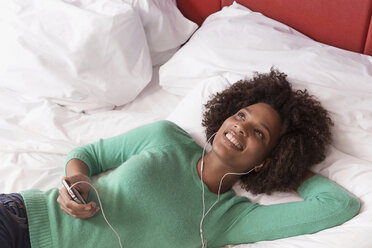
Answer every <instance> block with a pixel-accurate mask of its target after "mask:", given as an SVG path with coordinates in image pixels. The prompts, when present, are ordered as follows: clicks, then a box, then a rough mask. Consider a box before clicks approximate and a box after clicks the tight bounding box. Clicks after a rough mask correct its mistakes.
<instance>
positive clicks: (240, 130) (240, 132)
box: [234, 124, 247, 137]
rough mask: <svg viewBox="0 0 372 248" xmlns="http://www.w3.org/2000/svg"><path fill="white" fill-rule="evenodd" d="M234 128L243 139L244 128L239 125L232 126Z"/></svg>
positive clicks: (244, 134)
mask: <svg viewBox="0 0 372 248" xmlns="http://www.w3.org/2000/svg"><path fill="white" fill-rule="evenodd" d="M234 128H235V130H236V131H237V132H238V133H239V134H240V135H243V136H244V137H245V136H246V135H247V133H246V131H245V130H244V128H243V127H242V126H241V125H238V124H234Z"/></svg>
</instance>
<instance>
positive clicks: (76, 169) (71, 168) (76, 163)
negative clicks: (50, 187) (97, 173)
mask: <svg viewBox="0 0 372 248" xmlns="http://www.w3.org/2000/svg"><path fill="white" fill-rule="evenodd" d="M89 174H90V173H89V168H88V166H87V165H86V164H85V163H84V162H83V161H81V160H79V159H76V158H74V159H71V160H70V161H68V163H67V165H66V176H67V177H70V176H75V175H85V176H87V177H89Z"/></svg>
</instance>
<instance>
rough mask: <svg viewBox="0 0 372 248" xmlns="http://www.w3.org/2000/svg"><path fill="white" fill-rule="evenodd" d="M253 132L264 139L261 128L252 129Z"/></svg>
mask: <svg viewBox="0 0 372 248" xmlns="http://www.w3.org/2000/svg"><path fill="white" fill-rule="evenodd" d="M254 132H255V133H256V135H257V136H258V137H259V138H260V139H261V140H262V141H264V140H265V134H264V133H263V132H262V131H261V130H259V129H256V130H254Z"/></svg>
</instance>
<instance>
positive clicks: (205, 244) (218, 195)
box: [199, 133, 261, 248]
mask: <svg viewBox="0 0 372 248" xmlns="http://www.w3.org/2000/svg"><path fill="white" fill-rule="evenodd" d="M214 135H216V133H214V134H213V135H212V136H211V137H209V139H208V140H207V142H206V143H205V145H204V148H203V153H202V159H201V165H200V182H201V185H202V200H203V214H202V218H201V220H200V230H199V231H200V239H201V242H202V248H207V240H204V237H203V223H204V219H205V217H206V216H207V214H208V213H209V212H210V211H211V210H212V208H213V207H214V206H215V205H216V204H217V202H218V201H219V200H220V195H221V194H220V193H221V187H222V181H223V179H224V178H225V177H226V176H227V175H245V174H248V173H250V172H251V171H253V170H254V169H256V168H257V167H254V168H252V169H250V170H249V171H247V172H242V173H235V172H228V173H226V174H225V175H223V177H222V178H221V180H220V184H219V187H218V193H217V200H216V201H215V202H214V203H213V204H212V206H211V207H210V208H209V209H208V211H207V212H205V196H204V194H205V193H204V182H203V169H204V153H205V148H206V146H207V144H208V142H209V141H210V139H211V138H212V137H213V136H214ZM259 167H261V166H259Z"/></svg>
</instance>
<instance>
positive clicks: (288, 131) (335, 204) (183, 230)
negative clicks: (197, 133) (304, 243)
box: [0, 70, 359, 248]
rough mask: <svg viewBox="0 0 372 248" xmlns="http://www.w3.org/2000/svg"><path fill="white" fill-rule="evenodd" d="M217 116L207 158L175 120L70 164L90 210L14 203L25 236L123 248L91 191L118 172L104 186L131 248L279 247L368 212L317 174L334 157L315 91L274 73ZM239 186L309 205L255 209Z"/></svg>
mask: <svg viewBox="0 0 372 248" xmlns="http://www.w3.org/2000/svg"><path fill="white" fill-rule="evenodd" d="M205 107H206V111H205V114H204V119H203V125H204V126H205V127H206V133H207V138H208V140H209V141H210V142H211V143H212V150H211V151H210V152H208V153H207V154H206V155H205V156H204V151H203V149H202V148H201V147H199V146H198V145H197V144H196V143H195V142H194V141H193V140H192V138H191V137H190V136H189V135H188V134H187V133H186V132H185V131H183V130H182V129H181V128H179V127H178V126H176V125H175V124H173V123H171V122H168V121H160V122H156V123H153V124H150V125H146V126H143V127H139V128H137V129H134V130H132V131H130V132H127V133H125V134H123V135H120V136H117V137H113V138H110V139H107V140H100V141H98V142H97V143H94V144H89V145H86V146H83V147H79V148H76V149H74V150H73V151H71V152H70V154H69V155H68V157H67V162H66V177H65V179H66V180H68V181H69V182H70V183H72V184H73V183H78V184H76V186H75V188H76V189H77V190H78V191H79V192H80V193H81V194H82V196H83V197H84V198H85V199H86V200H87V202H88V203H87V204H77V203H76V202H74V201H73V200H72V199H71V197H70V196H69V194H68V193H67V190H66V189H65V188H61V189H60V190H59V191H58V190H57V189H51V190H50V191H47V192H41V191H37V190H29V191H24V192H21V195H22V196H20V195H18V194H17V195H13V197H15V196H16V197H18V198H17V199H18V200H17V202H18V204H19V205H20V206H21V207H22V206H23V200H24V204H25V206H26V209H27V219H28V225H27V223H26V227H25V226H22V227H23V229H22V228H21V226H20V225H19V226H18V228H19V230H21V231H20V234H19V235H21V236H22V235H25V236H26V237H27V235H28V233H29V234H30V240H31V246H32V247H118V246H119V245H118V240H117V239H116V237H115V235H114V233H113V232H112V230H111V229H110V228H109V227H108V226H107V224H106V222H105V220H104V218H103V217H102V215H100V214H97V213H98V211H99V210H100V208H99V207H98V206H97V202H98V201H97V197H96V194H95V193H94V192H90V193H89V191H90V186H89V185H88V184H86V183H85V182H90V177H92V176H94V175H98V174H100V173H102V172H104V171H107V170H110V169H114V168H115V170H113V171H111V172H110V173H108V174H107V175H105V176H102V177H100V178H98V180H97V181H96V182H95V183H94V184H93V185H94V187H95V188H96V189H97V190H98V192H99V195H100V196H101V198H102V199H101V200H102V203H103V206H104V210H105V214H106V217H107V219H108V221H109V222H110V224H111V225H112V226H113V228H114V229H115V230H116V231H117V233H118V234H119V235H120V238H121V241H122V244H123V246H124V247H187V248H190V247H206V246H208V247H221V246H224V245H226V244H240V243H249V242H257V241H260V240H272V239H278V238H284V237H289V236H294V235H301V234H306V233H314V232H317V231H319V230H322V229H325V228H329V227H332V226H336V225H340V224H342V223H343V222H345V221H347V220H348V219H350V218H352V217H353V216H354V215H356V214H357V213H358V211H359V202H358V200H357V199H356V198H354V197H353V196H351V195H350V194H349V193H347V192H346V191H345V190H344V189H342V188H341V187H339V186H337V185H336V184H334V183H333V182H331V181H329V180H327V179H326V178H324V177H322V176H320V175H314V174H313V173H311V172H309V171H308V168H309V167H311V166H312V165H314V164H316V163H319V162H320V161H322V160H323V159H324V157H325V154H326V148H327V145H328V144H329V143H330V140H331V133H330V128H331V125H332V121H331V119H330V118H329V116H328V113H327V111H326V110H324V109H323V108H322V107H321V105H320V103H319V102H318V101H316V100H315V99H314V98H313V97H311V96H309V95H308V93H307V92H306V91H294V90H292V88H291V86H290V84H289V83H288V82H287V80H286V75H285V74H283V73H280V72H278V71H276V70H271V72H270V73H268V74H257V75H256V76H255V77H254V78H253V79H252V80H249V81H240V82H238V83H236V84H234V85H233V86H231V87H230V88H229V89H227V90H225V91H223V92H221V93H219V94H216V95H215V96H214V97H213V98H212V99H211V100H210V101H209V102H208V103H207V104H206V106H205ZM238 181H240V182H241V184H242V187H244V188H245V189H246V190H250V191H252V192H253V193H271V192H273V191H290V190H297V192H298V193H299V195H300V196H302V197H303V198H304V201H301V202H292V203H285V204H276V205H271V206H262V205H259V204H254V203H251V202H250V201H249V200H248V199H246V198H243V197H239V196H236V195H235V194H234V192H233V191H232V190H231V188H232V186H233V185H234V184H235V183H236V182H238ZM4 197H5V198H7V199H9V196H4ZM8 209H9V208H8ZM14 209H17V210H18V209H19V208H14ZM14 211H15V210H14ZM66 213H67V214H66ZM15 214H16V213H14V214H13V215H15ZM8 215H9V214H8ZM23 215H25V213H23ZM23 220H25V218H23ZM15 223H16V222H14V221H13V224H12V225H15V226H16V224H15ZM17 223H18V222H17ZM5 225H7V226H9V224H5ZM27 227H28V228H29V230H27ZM22 231H23V232H22ZM5 232H8V233H11V234H10V235H8V236H6V235H3V234H2V239H3V240H2V241H3V243H5V242H9V245H8V246H6V247H13V246H11V244H10V243H11V242H10V240H12V239H11V238H12V237H13V238H14V236H13V235H12V231H9V230H8V229H7V231H5ZM2 233H4V231H2ZM5 236H6V237H5ZM9 236H11V238H9ZM22 237H23V236H22ZM18 238H19V237H18ZM26 240H27V238H26ZM0 241H1V240H0Z"/></svg>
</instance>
